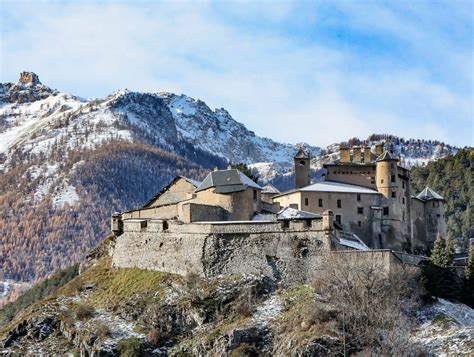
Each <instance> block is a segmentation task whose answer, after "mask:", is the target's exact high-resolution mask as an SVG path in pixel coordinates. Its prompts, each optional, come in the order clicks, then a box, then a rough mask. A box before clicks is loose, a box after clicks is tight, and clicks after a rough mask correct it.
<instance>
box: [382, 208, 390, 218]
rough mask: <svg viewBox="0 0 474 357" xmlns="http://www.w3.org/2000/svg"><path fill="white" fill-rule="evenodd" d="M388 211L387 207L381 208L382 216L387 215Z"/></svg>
mask: <svg viewBox="0 0 474 357" xmlns="http://www.w3.org/2000/svg"><path fill="white" fill-rule="evenodd" d="M388 214H389V212H388V207H384V208H383V215H384V216H388Z"/></svg>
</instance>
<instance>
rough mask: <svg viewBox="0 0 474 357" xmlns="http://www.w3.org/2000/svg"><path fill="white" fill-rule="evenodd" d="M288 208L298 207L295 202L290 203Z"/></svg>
mask: <svg viewBox="0 0 474 357" xmlns="http://www.w3.org/2000/svg"><path fill="white" fill-rule="evenodd" d="M290 208H294V209H299V208H298V204H297V203H290Z"/></svg>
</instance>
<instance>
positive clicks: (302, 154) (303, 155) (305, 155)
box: [295, 148, 310, 159]
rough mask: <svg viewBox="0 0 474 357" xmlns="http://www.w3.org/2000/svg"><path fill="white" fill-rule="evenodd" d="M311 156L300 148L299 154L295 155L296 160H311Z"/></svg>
mask: <svg viewBox="0 0 474 357" xmlns="http://www.w3.org/2000/svg"><path fill="white" fill-rule="evenodd" d="M309 158H310V157H309V154H308V153H307V152H306V151H304V150H303V148H300V149H299V150H298V152H297V153H296V155H295V159H309Z"/></svg>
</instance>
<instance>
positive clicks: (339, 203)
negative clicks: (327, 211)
mask: <svg viewBox="0 0 474 357" xmlns="http://www.w3.org/2000/svg"><path fill="white" fill-rule="evenodd" d="M337 208H342V201H341V200H337Z"/></svg>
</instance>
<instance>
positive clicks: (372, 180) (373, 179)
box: [370, 176, 375, 185]
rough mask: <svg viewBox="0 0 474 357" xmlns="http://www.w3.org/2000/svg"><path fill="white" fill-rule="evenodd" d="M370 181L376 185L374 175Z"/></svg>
mask: <svg viewBox="0 0 474 357" xmlns="http://www.w3.org/2000/svg"><path fill="white" fill-rule="evenodd" d="M370 183H371V184H372V185H375V177H373V176H372V177H371V178H370Z"/></svg>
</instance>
